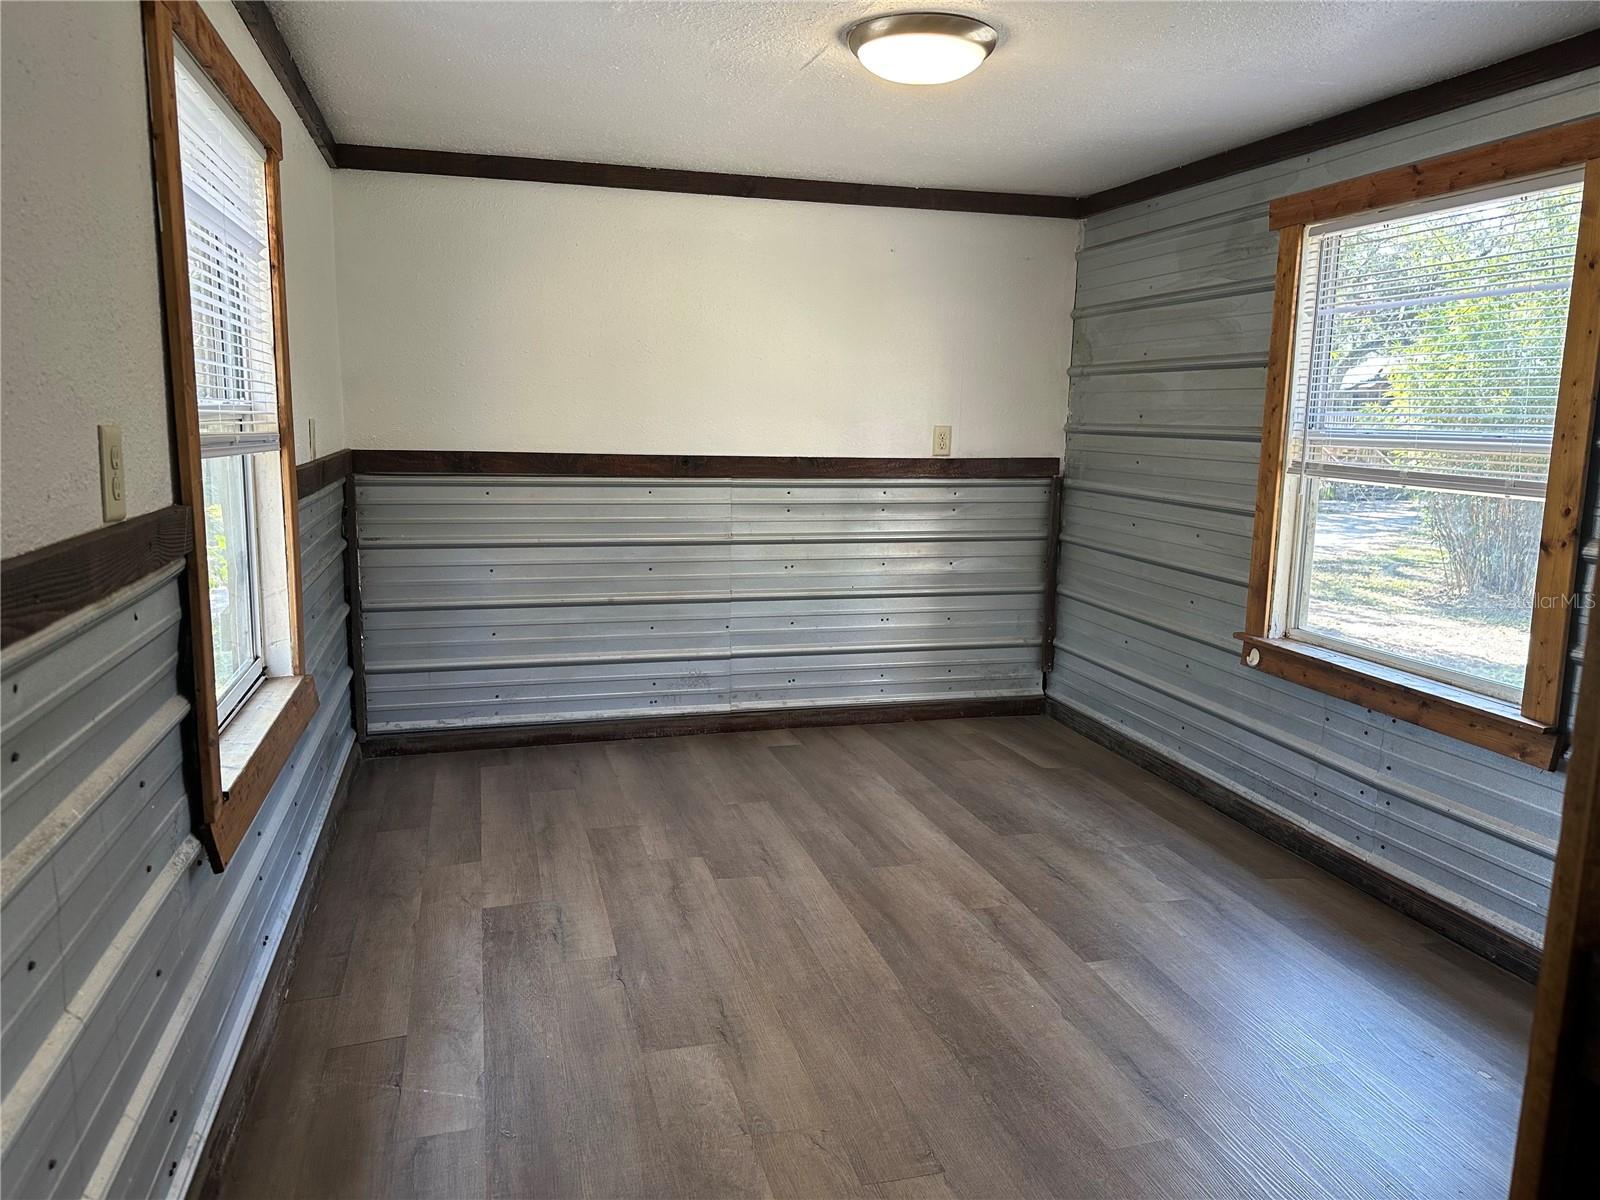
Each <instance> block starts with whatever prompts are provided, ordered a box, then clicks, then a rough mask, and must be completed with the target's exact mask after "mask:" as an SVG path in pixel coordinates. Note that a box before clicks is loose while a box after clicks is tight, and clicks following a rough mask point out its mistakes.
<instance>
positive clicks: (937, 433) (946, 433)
mask: <svg viewBox="0 0 1600 1200" xmlns="http://www.w3.org/2000/svg"><path fill="white" fill-rule="evenodd" d="M933 456H934V457H935V458H949V457H950V426H948V425H935V426H934V427H933Z"/></svg>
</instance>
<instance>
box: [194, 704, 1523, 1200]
mask: <svg viewBox="0 0 1600 1200" xmlns="http://www.w3.org/2000/svg"><path fill="white" fill-rule="evenodd" d="M1531 999H1532V989H1531V988H1530V987H1528V986H1527V985H1525V984H1523V983H1521V982H1519V981H1518V980H1516V979H1514V978H1513V977H1511V976H1510V975H1508V974H1505V973H1504V972H1502V971H1500V970H1498V969H1497V968H1495V967H1492V966H1490V965H1488V964H1486V963H1484V962H1482V961H1480V960H1478V959H1476V958H1474V957H1472V956H1471V955H1469V954H1467V953H1465V952H1464V951H1461V950H1459V949H1457V948H1456V947H1454V946H1453V945H1451V944H1449V943H1447V942H1443V941H1441V940H1440V939H1438V938H1437V937H1435V936H1434V935H1432V934H1430V933H1429V932H1428V931H1426V930H1424V929H1423V928H1422V927H1420V926H1418V925H1416V924H1414V923H1412V922H1410V921H1409V920H1407V919H1405V918H1403V917H1401V916H1399V915H1398V914H1396V913H1394V912H1393V911H1391V910H1389V909H1387V908H1385V907H1384V906H1382V905H1380V904H1378V903H1377V902H1376V901H1373V900H1371V899H1369V898H1367V897H1366V896H1365V895H1363V894H1361V893H1359V892H1356V891H1354V890H1352V889H1350V888H1348V887H1346V886H1344V885H1343V884H1341V883H1339V882H1337V881H1336V880H1334V879H1332V878H1331V877H1329V876H1326V875H1323V874H1321V873H1320V872H1319V871H1317V870H1316V868H1314V867H1311V866H1310V865H1308V864H1306V863H1304V862H1302V861H1301V860H1300V859H1297V858H1295V857H1293V856H1291V855H1289V854H1287V853H1286V852H1284V851H1281V850H1279V849H1278V848H1277V847H1275V846H1273V845H1271V844H1269V843H1268V842H1266V841H1264V840H1262V839H1260V838H1258V837H1256V836H1255V835H1254V834H1252V833H1250V832H1248V831H1247V830H1245V829H1243V828H1242V827H1240V826H1238V825H1236V824H1234V823H1233V822H1231V821H1229V820H1228V819H1227V818H1225V817H1222V816H1220V815H1218V814H1217V813H1215V812H1213V811H1212V810H1211V809H1209V808H1207V807H1205V806H1204V805H1202V804H1201V803H1199V802H1198V801H1196V800H1193V799H1191V798H1189V797H1187V796H1184V795H1182V794H1181V793H1178V792H1177V791H1175V790H1174V789H1172V788H1170V787H1168V786H1167V785H1166V784H1164V783H1162V782H1161V781H1159V780H1157V779H1155V778H1154V777H1153V776H1150V775H1147V774H1145V773H1144V772H1142V771H1140V770H1139V769H1137V768H1135V767H1133V766H1131V765H1130V764H1128V763H1127V762H1125V761H1123V760H1121V759H1119V758H1117V757H1116V756H1115V755H1113V754H1111V753H1110V752H1109V751H1106V750H1104V749H1102V748H1100V747H1098V746H1096V745H1094V744H1092V743H1090V742H1087V741H1085V740H1083V739H1082V738H1080V737H1078V736H1076V735H1075V734H1073V733H1071V732H1070V731H1068V730H1066V729H1065V728H1063V727H1062V726H1060V725H1058V724H1056V723H1054V722H1051V721H1049V720H1048V719H1046V718H1042V717H1038V718H1034V717H1011V718H995V719H990V720H964V721H940V722H931V723H926V724H913V725H875V726H862V727H850V728H836V729H804V730H794V731H788V732H778V733H747V734H730V735H721V736H705V737H691V738H671V739H661V740H655V741H635V742H617V743H611V744H607V745H583V746H566V747H551V748H540V749H531V750H504V751H480V752H474V753H470V754H448V755H431V756H426V757H414V758H403V759H387V760H379V761H376V762H371V763H367V764H365V765H363V767H362V768H361V772H360V774H359V776H358V778H357V781H356V784H355V790H354V793H353V795H352V798H351V801H350V806H349V808H348V809H347V812H346V816H345V818H344V822H343V825H342V827H341V829H340V830H339V833H338V836H337V838H336V840H335V842H334V845H333V847H332V849H331V852H330V858H329V863H328V868H327V870H326V872H325V874H324V877H323V881H322V883H321V885H320V889H319V894H318V895H317V897H316V906H315V909H314V911H313V912H312V914H311V916H310V919H309V921H308V923H307V927H306V933H305V940H304V944H303V946H302V949H301V951H300V954H299V958H298V960H297V963H296V966H295V969H294V972H293V975H292V978H291V981H290V985H289V991H288V1000H287V1002H286V1004H285V1007H284V1010H283V1015H282V1018H281V1023H280V1026H279V1028H278V1032H277V1035H276V1037H275V1040H274V1043H273V1046H272V1048H271V1050H270V1052H269V1057H268V1061H267V1064H266V1067H265V1070H264V1073H263V1076H262V1079H261V1083H260V1085H259V1087H258V1089H257V1091H256V1094H255V1096H254V1097H253V1099H252V1101H251V1105H250V1109H249V1111H248V1112H247V1115H246V1119H245V1123H244V1126H243V1128H242V1130H241V1133H240V1136H239V1138H238V1140H237V1142H236V1143H235V1146H234V1148H233V1150H232V1152H231V1154H230V1156H229V1158H228V1161H227V1164H226V1167H225V1176H224V1185H223V1195H224V1196H226V1197H230V1198H232V1197H240V1198H243V1197H255V1196H260V1197H271V1198H274V1200H277V1198H282V1197H290V1196H300V1197H323V1196H328V1197H343V1196H385V1197H389V1196H393V1197H401V1196H417V1197H451V1198H455V1197H484V1196H488V1197H568V1196H571V1197H669V1196H676V1197H694V1198H710V1197H724V1196H727V1197H744V1196H760V1197H766V1196H771V1197H796V1198H807V1200H809V1198H816V1197H836V1196H837V1197H876V1198H879V1200H901V1198H906V1200H911V1198H920V1197H950V1196H960V1197H1002V1196H1039V1197H1043V1196H1061V1197H1101V1196H1104V1197H1147V1196H1148V1197H1165V1196H1170V1197H1194V1196H1221V1197H1235V1196H1269V1197H1351V1196H1355V1197H1368V1196H1371V1197H1380V1196H1381V1197H1391V1196H1411V1197H1419V1198H1433V1197H1443V1196H1451V1197H1455V1196H1472V1197H1478V1196H1481V1197H1500V1196H1503V1195H1504V1194H1505V1191H1506V1184H1507V1181H1508V1179H1509V1176H1510V1155H1511V1147H1512V1141H1513V1134H1514V1129H1515V1124H1516V1118H1517V1104H1518V1097H1519V1093H1520V1087H1521V1076H1522V1070H1523V1056H1524V1054H1525V1050H1526V1038H1527V1032H1528V1025H1529V1014H1530V1007H1531Z"/></svg>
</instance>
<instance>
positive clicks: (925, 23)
mask: <svg viewBox="0 0 1600 1200" xmlns="http://www.w3.org/2000/svg"><path fill="white" fill-rule="evenodd" d="M998 37H999V35H998V34H996V33H995V31H994V30H993V29H992V28H990V27H989V26H988V25H985V24H984V23H983V22H982V21H978V20H974V19H973V18H972V17H959V16H956V15H955V14H954V13H897V14H896V15H894V16H889V17H874V18H873V19H872V20H870V21H862V22H861V23H860V24H859V25H853V26H851V28H850V32H849V33H848V34H846V35H845V41H846V42H847V43H848V44H849V46H850V50H851V52H852V53H853V54H854V55H855V56H856V57H857V58H859V59H860V60H861V65H862V66H863V67H865V68H866V69H867V70H869V71H871V72H872V73H873V74H874V75H876V76H878V77H879V78H880V79H887V80H888V81H889V82H890V83H917V84H928V83H950V82H952V81H954V80H957V79H960V78H961V77H962V76H963V75H970V74H972V72H974V71H976V70H977V69H978V68H979V67H981V66H982V65H983V60H984V59H986V58H988V57H989V53H990V51H992V50H993V49H994V46H995V42H996V41H997V40H998Z"/></svg>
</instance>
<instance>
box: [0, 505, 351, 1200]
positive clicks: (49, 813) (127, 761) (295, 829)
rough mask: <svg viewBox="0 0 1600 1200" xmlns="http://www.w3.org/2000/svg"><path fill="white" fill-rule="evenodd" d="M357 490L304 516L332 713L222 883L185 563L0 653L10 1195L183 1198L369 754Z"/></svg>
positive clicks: (312, 616)
mask: <svg viewBox="0 0 1600 1200" xmlns="http://www.w3.org/2000/svg"><path fill="white" fill-rule="evenodd" d="M343 494H344V493H343V486H342V485H335V486H333V487H330V488H327V489H324V490H323V491H322V492H320V493H318V494H317V495H315V496H309V497H306V498H305V499H304V500H303V501H302V502H301V507H300V520H301V564H302V566H301V570H302V579H301V583H302V595H303V601H304V606H305V614H306V634H307V643H308V646H307V660H308V663H309V664H310V669H311V670H312V671H313V673H314V674H315V675H316V677H317V691H318V696H319V700H320V704H319V708H318V712H317V715H316V716H315V718H314V719H313V721H312V724H311V727H310V728H309V729H308V730H307V732H306V734H305V735H304V736H303V737H302V739H301V742H300V745H299V746H298V747H297V748H296V750H295V752H294V754H293V755H292V756H291V758H290V761H289V764H288V765H287V766H286V767H285V769H284V772H283V774H282V775H281V776H280V778H279V781H278V783H277V785H276V786H275V787H274V788H273V791H272V794H271V795H270V796H269V797H268V799H267V801H266V803H265V804H264V806H263V808H262V811H261V813H260V815H259V816H258V817H257V818H256V823H255V829H256V830H257V831H258V832H259V836H257V837H252V838H250V839H248V840H247V843H246V845H245V847H244V848H243V849H242V850H241V852H240V854H239V856H238V857H237V858H236V859H235V860H234V861H233V862H232V863H231V864H230V865H229V867H228V870H227V871H226V872H224V873H223V874H222V875H215V874H213V873H212V872H211V870H210V868H209V867H208V866H207V865H206V864H205V861H204V855H203V853H202V852H201V850H200V846H199V844H198V843H197V842H196V841H195V839H194V837H193V836H192V835H191V833H190V822H191V810H190V800H189V797H188V795H187V793H186V791H185V788H184V782H183V773H182V770H181V766H182V745H181V742H180V731H179V723H180V722H181V720H182V719H183V717H184V715H185V714H186V713H187V711H188V706H187V704H186V703H185V701H184V700H183V699H182V697H181V696H180V695H179V692H178V676H177V671H178V637H179V615H180V611H181V610H180V593H179V587H180V581H179V579H178V578H177V577H176V573H175V570H174V571H168V572H163V573H161V574H158V575H155V576H152V577H151V578H149V579H147V580H145V581H143V582H142V583H140V584H139V585H136V586H135V587H133V588H130V589H127V590H126V591H124V592H123V593H121V594H119V595H118V596H115V597H112V598H110V599H109V600H107V601H106V602H104V603H103V604H101V605H99V606H96V608H94V609H92V610H88V611H86V612H84V613H82V614H77V615H75V616H74V617H72V618H69V619H68V620H66V621H64V622H61V623H59V624H58V625H56V626H55V627H53V628H51V629H49V630H45V631H43V632H42V633H40V634H39V635H37V636H35V637H34V638H31V639H29V640H28V641H26V642H21V643H18V644H16V645H14V646H12V647H10V648H8V649H7V650H6V652H5V655H4V658H3V660H0V677H3V679H4V686H3V688H0V724H3V736H4V745H5V756H4V757H5V763H4V771H3V783H0V797H3V804H4V816H5V823H6V837H5V843H4V847H5V860H4V873H3V886H4V902H3V907H0V926H3V928H0V937H3V940H4V946H5V951H4V954H5V960H4V962H5V982H4V994H5V1011H4V1028H3V1034H0V1038H3V1042H0V1052H3V1058H4V1066H5V1071H4V1088H5V1105H4V1123H3V1129H0V1153H3V1160H0V1170H3V1172H4V1176H5V1181H6V1188H7V1193H8V1194H12V1195H19V1196H23V1195H25V1196H74V1195H83V1194H87V1195H90V1196H96V1197H100V1196H145V1195H159V1194H167V1193H176V1194H181V1193H182V1191H183V1190H184V1188H185V1187H186V1186H187V1183H188V1175H189V1171H190V1169H191V1168H192V1164H193V1161H194V1158H195V1156H196V1154H197V1152H198V1150H199V1148H200V1146H201V1144H202V1143H203V1140H204V1137H205V1134H206V1132H207V1129H208V1127H209V1123H210V1120H211V1117H212V1115H213V1113H214V1112H215V1107H216V1104H217V1101H218V1100H219V1099H220V1096H221V1091H222V1087H223V1085H224V1083H225V1082H226V1079H227V1075H228V1072H229V1070H230V1069H231V1067H232V1064H233V1059H234V1056H235V1054H236V1053H237V1050H238V1046H239V1042H240V1040H241V1038H242V1037H243V1034H244V1029H245V1026H246V1025H247V1024H248V1022H249V1019H250V1015H251V1013H252V1012H253V1010H254V1007H255V1001H256V998H257V996H258V994H259V990H260V987H261V984H262V981H263V979H264V977H265V972H266V970H267V967H268V965H269V964H270V962H271V960H272V956H273V955H274V954H275V953H276V951H277V947H278V938H279V936H280V935H281V933H282V930H283V928H284V925H285V923H286V921H287V919H288V915H289V911H290V909H291V907H292V905H293V903H294V899H295V896H296V895H297V894H298V891H299V886H300V880H301V877H302V875H303V872H304V870H305V867H306V863H307V861H308V859H309V850H310V848H311V846H312V845H313V844H314V843H315V840H316V837H317V834H318V832H319V831H320V829H321V826H322V822H323V818H324V817H325V816H326V813H327V806H328V802H329V801H330V800H331V798H332V794H333V788H334V785H335V783H336V782H337V778H338V774H339V772H340V770H341V769H342V767H343V764H344V762H345V759H346V757H347V756H348V754H349V753H350V750H351V748H352V746H353V743H354V736H355V735H354V730H353V727H352V724H351V720H350V679H351V677H350V665H349V653H348V642H347V637H346V630H345V621H346V618H347V616H348V608H347V606H346V604H345V599H344V590H345V589H344V570H343V563H344V558H343V552H344V540H343V511H344V505H343Z"/></svg>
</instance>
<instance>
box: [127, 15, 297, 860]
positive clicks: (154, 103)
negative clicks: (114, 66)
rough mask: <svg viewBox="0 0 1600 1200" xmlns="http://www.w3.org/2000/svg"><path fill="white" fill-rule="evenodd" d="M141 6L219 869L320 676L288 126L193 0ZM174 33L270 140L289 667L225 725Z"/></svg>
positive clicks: (176, 442) (203, 782)
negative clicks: (302, 513)
mask: <svg viewBox="0 0 1600 1200" xmlns="http://www.w3.org/2000/svg"><path fill="white" fill-rule="evenodd" d="M142 10H143V20H144V41H145V70H146V75H147V81H148V85H149V102H150V138H151V151H152V155H153V160H154V170H155V191H156V213H157V218H158V221H159V224H160V261H161V292H162V307H163V311H164V321H165V332H166V343H167V370H168V379H169V387H170V389H171V394H172V426H173V446H174V458H175V460H176V463H177V492H178V502H179V503H180V504H183V505H186V506H187V508H188V511H189V514H190V525H191V533H192V537H193V551H192V554H191V557H190V566H189V569H188V570H187V571H186V572H185V579H186V607H187V612H186V625H187V638H188V640H187V646H186V650H187V652H188V658H189V665H190V673H191V676H192V689H193V708H194V711H193V713H192V714H191V719H190V720H191V727H192V728H193V729H194V731H195V734H194V750H195V766H196V773H197V775H198V781H197V782H198V787H199V793H200V795H199V810H200V811H199V816H198V822H199V828H198V830H197V833H198V835H199V837H200V840H201V842H202V844H203V845H204V846H205V847H206V852H207V855H208V856H209V857H210V859H211V864H212V866H213V868H214V869H216V870H218V871H220V870H222V869H223V867H224V866H225V865H226V864H227V862H228V860H229V859H230V858H231V857H232V856H233V854H234V852H235V851H236V850H237V849H238V847H239V845H240V843H241V842H242V841H243V840H244V837H245V834H246V833H247V832H248V830H249V827H250V823H251V821H252V820H253V819H254V817H255V815H256V813H257V812H258V811H259V810H260V807H261V804H262V802H263V801H264V800H265V799H266V796H267V793H268V792H269V791H270V790H271V787H272V784H273V782H274V781H275V780H276V778H277V776H278V773H279V771H280V770H281V769H282V767H283V764H284V763H285V762H286V761H287V759H288V757H289V754H290V752H291V751H292V750H293V748H294V745H295V743H296V742H297V741H298V740H299V736H300V734H301V732H302V731H303V730H304V729H305V727H306V725H307V724H309V722H310V719H311V715H312V713H314V712H315V711H316V707H317V697H316V687H315V684H314V683H313V681H312V679H311V678H310V676H308V675H306V674H305V648H304V642H305V636H304V627H303V620H302V615H301V612H300V550H299V547H300V532H299V517H298V513H299V505H298V501H299V493H298V486H297V482H296V475H295V465H294V408H293V403H292V401H291V398H290V391H289V343H288V315H287V310H286V307H285V296H284V277H283V196H282V188H281V185H280V181H279V170H278V167H279V162H280V160H281V159H282V157H283V133H282V130H281V128H280V126H279V124H278V119H277V117H276V116H274V115H273V112H272V109H271V108H269V107H268V105H267V102H266V101H265V100H263V99H262V98H261V94H260V93H259V92H258V91H256V89H255V86H254V85H253V84H252V83H251V82H250V80H249V78H248V77H247V76H246V75H245V73H244V69H243V68H242V67H240V65H239V64H238V62H237V61H235V59H234V57H233V55H232V54H231V53H230V52H229V50H228V48H227V46H226V44H225V43H224V42H223V40H222V37H221V35H220V34H219V33H218V32H217V30H216V28H215V27H214V26H213V25H212V24H211V22H210V21H209V20H208V19H207V18H206V15H205V14H204V13H203V12H202V11H201V10H200V7H199V5H198V4H195V3H193V0H144V3H143V5H142ZM177 43H182V45H183V47H184V49H185V51H187V52H188V54H189V56H190V57H191V58H192V59H193V60H194V62H195V63H196V64H197V65H198V66H199V67H200V69H201V70H202V71H203V72H204V73H205V75H206V77H207V78H208V79H209V80H210V81H211V83H212V84H213V85H214V86H215V87H216V88H217V90H218V91H219V92H220V93H221V94H222V96H223V97H224V98H225V99H226V100H227V101H228V103H229V104H230V105H231V106H232V107H233V109H234V111H235V112H236V113H237V114H238V116H239V117H240V119H241V120H242V121H243V122H244V123H245V125H246V127H248V128H249V129H250V131H251V132H252V133H253V134H254V135H255V137H256V139H257V140H258V141H259V142H260V143H261V146H262V149H263V150H264V152H265V163H264V166H263V174H264V178H263V185H264V187H265V190H266V201H267V229H268V237H267V241H268V247H267V254H268V261H269V269H270V273H271V279H272V324H273V355H274V372H275V375H276V385H277V403H278V465H279V471H280V473H281V480H280V486H281V500H282V505H283V522H284V555H285V561H284V563H283V570H284V580H285V583H286V585H287V587H286V591H287V596H286V602H287V619H288V633H289V654H288V659H289V673H288V674H287V675H282V676H276V677H271V678H269V679H267V680H266V682H265V683H263V684H262V685H261V686H260V687H259V688H258V689H257V691H256V693H255V694H254V695H252V696H251V698H250V699H249V700H248V701H247V702H246V703H245V704H244V705H243V706H242V707H241V708H240V710H239V711H238V713H237V714H236V715H235V716H234V717H233V718H232V719H231V720H230V722H229V725H228V729H227V731H226V733H224V731H223V730H221V729H220V728H219V725H218V720H217V697H216V683H215V677H214V675H213V660H212V642H211V609H210V601H209V595H208V586H207V567H206V561H207V560H206V517H205V497H204V488H203V485H202V476H201V454H200V438H199V423H198V398H197V388H196V379H195V358H194V355H195V349H194V331H193V319H192V309H191V307H190V290H189V253H188V236H187V228H186V224H185V215H184V192H183V167H182V161H181V157H180V153H179V140H178V96H177V84H176V66H175V57H174V56H175V46H176V44H177Z"/></svg>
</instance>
